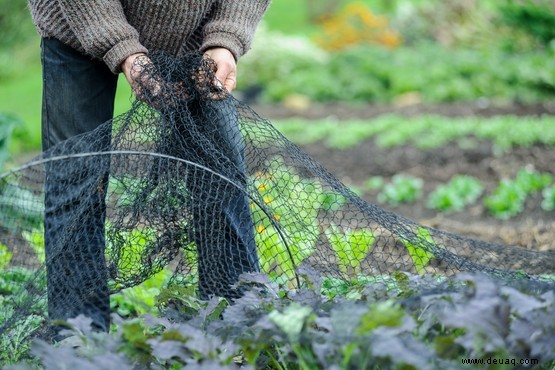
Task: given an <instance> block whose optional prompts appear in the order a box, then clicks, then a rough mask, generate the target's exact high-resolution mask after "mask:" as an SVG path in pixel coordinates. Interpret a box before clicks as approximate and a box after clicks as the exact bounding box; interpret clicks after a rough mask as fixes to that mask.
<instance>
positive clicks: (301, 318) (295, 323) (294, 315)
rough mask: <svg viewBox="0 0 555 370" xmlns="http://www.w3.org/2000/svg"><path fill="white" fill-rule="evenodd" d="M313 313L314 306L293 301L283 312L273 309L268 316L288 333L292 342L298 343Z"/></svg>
mask: <svg viewBox="0 0 555 370" xmlns="http://www.w3.org/2000/svg"><path fill="white" fill-rule="evenodd" d="M311 314H312V308H310V307H308V306H303V305H301V304H300V303H297V302H293V303H291V305H289V306H288V307H286V308H285V310H284V311H283V313H281V312H279V311H277V310H273V311H271V312H270V313H268V318H269V319H270V321H272V322H273V323H274V324H275V325H276V326H277V327H278V328H280V329H281V330H282V331H283V332H284V333H285V334H286V335H287V337H288V339H289V340H290V341H291V342H293V343H296V342H297V341H298V340H299V336H300V333H301V331H302V330H303V328H304V326H305V323H306V321H307V319H308V317H310V315H311Z"/></svg>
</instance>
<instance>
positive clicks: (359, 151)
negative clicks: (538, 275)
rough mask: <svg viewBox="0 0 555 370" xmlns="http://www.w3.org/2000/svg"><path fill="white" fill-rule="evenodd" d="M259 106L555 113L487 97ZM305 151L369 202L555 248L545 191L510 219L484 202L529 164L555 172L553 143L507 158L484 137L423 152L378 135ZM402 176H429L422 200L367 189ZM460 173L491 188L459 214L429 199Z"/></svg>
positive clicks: (317, 114)
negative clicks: (395, 200)
mask: <svg viewBox="0 0 555 370" xmlns="http://www.w3.org/2000/svg"><path fill="white" fill-rule="evenodd" d="M254 109H255V111H257V112H258V113H259V114H260V115H261V116H263V117H266V118H269V119H270V120H274V119H284V118H290V117H302V118H306V119H322V118H326V117H334V118H335V119H339V120H341V119H356V118H364V119H368V118H374V117H377V116H379V115H381V114H388V113H395V114H400V115H404V116H407V117H411V116H417V115H421V114H437V115H444V116H448V117H464V116H486V117H490V116H495V115H518V116H528V115H534V116H538V115H543V114H555V104H534V105H525V104H514V105H493V104H489V103H484V102H469V103H465V102H459V103H452V104H416V105H411V106H386V105H381V106H378V105H366V106H356V107H353V106H348V105H344V104H340V103H333V104H328V105H325V104H310V105H309V106H306V107H303V108H302V109H299V108H298V107H296V108H291V107H284V106H278V105H273V106H272V105H254ZM302 149H303V150H305V151H306V152H307V153H308V154H310V155H311V156H312V157H313V158H314V159H315V160H316V161H318V162H320V163H322V164H323V165H324V167H326V168H327V169H328V170H329V171H330V172H331V173H332V174H333V175H335V176H337V177H338V178H339V179H340V180H341V181H342V182H343V183H345V184H346V185H349V186H354V187H355V188H357V189H361V190H363V193H362V197H363V198H364V199H365V200H367V201H369V202H370V203H374V204H378V205H379V206H380V207H382V208H384V209H386V210H390V211H393V212H395V213H397V214H400V215H402V216H405V217H408V218H410V219H412V220H414V221H417V222H419V223H421V224H423V225H426V226H432V227H434V228H438V229H442V230H445V231H449V232H453V233H455V234H459V235H463V236H469V237H474V238H478V239H482V240H486V241H494V242H501V243H504V244H508V245H518V246H522V247H525V248H534V249H540V250H555V243H554V242H553V241H554V240H555V212H553V211H552V212H547V211H544V210H543V209H541V207H540V203H541V195H540V194H536V195H533V196H532V197H529V198H528V199H527V201H526V205H525V209H524V211H523V212H522V213H520V214H519V215H517V216H515V217H512V218H510V219H509V220H497V219H495V218H494V217H493V216H492V215H491V214H490V213H489V212H488V210H487V209H486V208H485V207H484V206H483V199H484V197H485V196H486V195H487V194H489V193H491V191H492V190H493V188H494V187H495V186H496V185H497V183H498V182H499V181H500V180H501V179H503V178H510V177H513V176H514V175H515V173H516V172H517V171H518V169H520V168H522V167H524V166H529V167H532V168H534V169H536V170H537V171H541V172H548V173H551V174H552V175H555V149H554V148H548V147H542V146H532V147H529V148H515V149H512V150H511V151H509V152H506V153H504V154H503V155H495V154H494V152H493V146H492V144H491V143H490V142H485V141H481V142H476V143H475V145H474V146H471V147H470V148H465V149H462V148H460V147H459V145H457V144H456V143H451V144H450V145H446V146H443V147H441V148H436V149H430V150H421V149H418V148H415V147H414V146H410V145H405V146H400V147H395V148H387V149H385V148H380V147H379V146H377V145H376V144H375V143H374V142H373V140H367V141H364V142H362V143H361V144H359V145H358V146H356V147H353V148H349V149H341V150H338V149H330V148H328V147H326V145H325V144H324V143H314V144H310V145H305V146H303V147H302ZM399 173H401V174H406V175H411V176H415V177H419V178H421V179H422V180H423V181H424V187H423V196H422V197H421V198H420V199H419V200H418V201H417V202H415V203H413V204H404V205H400V206H396V207H393V206H390V205H387V204H380V203H379V202H378V201H377V194H378V192H377V191H365V190H364V183H365V182H366V180H368V178H369V177H371V176H382V177H384V179H386V180H387V179H389V178H391V176H393V175H395V174H399ZM460 174H464V175H470V176H474V177H476V178H478V179H479V180H480V181H481V182H482V184H483V185H484V187H485V191H484V193H483V195H482V197H481V198H480V199H479V201H478V202H477V203H476V204H475V205H473V206H470V207H467V208H466V209H465V210H464V211H462V212H457V213H449V214H447V213H441V212H436V211H434V210H432V209H429V208H427V207H426V204H425V203H426V198H427V196H428V195H429V194H430V192H431V191H433V190H434V189H435V187H436V186H438V185H440V184H444V183H446V182H448V181H449V179H451V178H452V177H453V176H455V175H460Z"/></svg>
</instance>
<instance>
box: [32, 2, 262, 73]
mask: <svg viewBox="0 0 555 370" xmlns="http://www.w3.org/2000/svg"><path fill="white" fill-rule="evenodd" d="M269 3H270V0H29V7H30V9H31V15H32V17H33V20H34V22H35V25H36V27H37V29H38V31H39V33H40V35H41V36H43V37H53V38H56V39H58V40H60V41H62V42H64V43H65V44H68V45H70V46H72V47H73V48H75V49H77V50H79V51H81V52H83V53H85V54H88V55H90V56H92V57H94V58H97V59H102V60H104V62H105V63H106V64H107V65H108V67H109V68H110V70H112V72H114V73H118V72H119V71H120V66H121V63H122V62H123V61H124V60H125V59H126V58H127V57H128V56H129V55H131V54H133V53H137V52H148V50H154V49H156V50H164V51H166V52H169V53H172V54H174V55H179V54H180V53H183V52H185V51H191V50H200V51H204V50H206V49H208V48H210V47H224V48H227V49H229V50H230V51H231V52H232V53H233V55H234V56H235V58H236V59H238V58H239V57H241V56H242V55H243V54H244V53H245V52H246V51H247V50H248V49H249V47H250V44H251V41H252V37H253V36H254V32H255V29H256V26H257V25H258V22H259V21H260V19H261V18H262V16H263V14H264V12H265V11H266V9H267V7H268V5H269Z"/></svg>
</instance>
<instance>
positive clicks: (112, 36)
mask: <svg viewBox="0 0 555 370" xmlns="http://www.w3.org/2000/svg"><path fill="white" fill-rule="evenodd" d="M59 2H60V6H61V8H62V12H63V14H64V17H65V18H66V20H67V22H68V24H69V27H70V28H71V30H72V31H73V32H74V33H75V36H76V37H77V39H78V40H79V42H80V44H81V46H82V47H83V49H84V50H85V52H86V53H87V54H89V55H91V56H93V57H96V58H98V59H102V60H104V62H105V63H106V64H107V65H108V67H109V68H110V70H111V71H112V72H114V73H118V72H120V65H121V63H122V62H123V61H124V60H125V59H126V58H127V57H128V56H129V55H131V54H134V53H138V52H144V53H146V52H147V49H146V48H145V47H144V46H143V45H142V44H141V43H140V41H139V33H138V32H137V30H136V29H135V28H133V27H132V26H131V25H130V24H129V23H128V22H127V19H126V17H125V14H124V12H123V7H122V5H121V2H120V1H118V0H59Z"/></svg>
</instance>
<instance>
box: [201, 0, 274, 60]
mask: <svg viewBox="0 0 555 370" xmlns="http://www.w3.org/2000/svg"><path fill="white" fill-rule="evenodd" d="M269 4H270V0H241V1H237V0H217V1H216V4H215V8H214V9H213V12H212V16H211V18H210V19H209V20H208V22H207V23H206V24H205V26H204V30H203V42H202V45H201V51H205V50H206V49H209V48H212V47H224V48H226V49H228V50H229V51H231V52H232V53H233V55H234V56H235V59H239V58H240V57H241V56H243V55H244V54H245V53H246V52H247V51H248V50H249V49H250V46H251V42H252V39H253V37H254V33H255V31H256V27H257V26H258V23H259V22H260V20H261V19H262V16H263V15H264V12H265V11H266V9H267V8H268V6H269Z"/></svg>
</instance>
